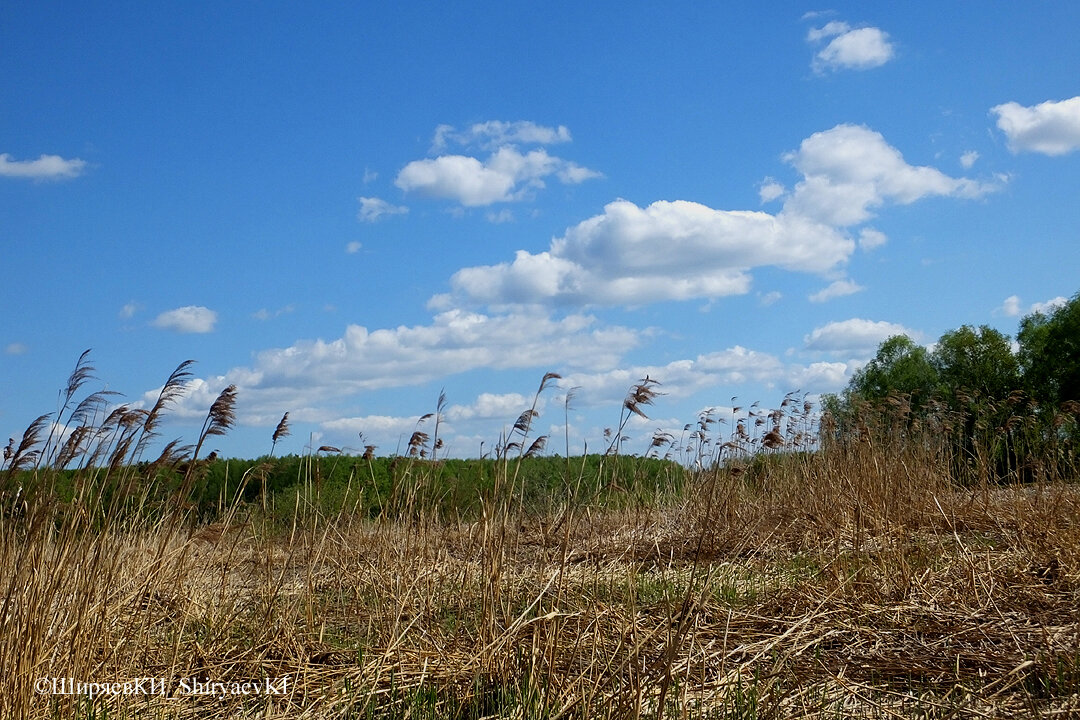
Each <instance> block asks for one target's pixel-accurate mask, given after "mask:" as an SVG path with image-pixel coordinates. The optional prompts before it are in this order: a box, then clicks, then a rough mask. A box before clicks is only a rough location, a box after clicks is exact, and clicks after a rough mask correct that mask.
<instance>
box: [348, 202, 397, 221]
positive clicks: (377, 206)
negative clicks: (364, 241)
mask: <svg viewBox="0 0 1080 720" xmlns="http://www.w3.org/2000/svg"><path fill="white" fill-rule="evenodd" d="M357 199H358V200H359V201H360V212H358V213H357V214H356V217H357V218H358V219H359V220H362V221H364V222H375V221H376V220H378V219H379V218H382V217H386V216H387V215H404V214H406V213H407V212H409V208H407V207H405V206H403V205H391V204H390V203H388V202H387V201H385V200H383V199H382V198H377V197H361V198H357Z"/></svg>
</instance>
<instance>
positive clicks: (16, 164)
mask: <svg viewBox="0 0 1080 720" xmlns="http://www.w3.org/2000/svg"><path fill="white" fill-rule="evenodd" d="M85 169H86V161H85V160H80V159H78V158H72V159H71V160H65V159H64V158H62V157H60V156H59V155H42V156H41V157H39V158H38V159H37V160H12V159H11V155H9V154H7V153H0V177H12V178H30V179H32V180H63V179H67V178H75V177H78V176H79V175H82V173H83V170H85Z"/></svg>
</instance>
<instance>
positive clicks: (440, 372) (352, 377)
mask: <svg viewBox="0 0 1080 720" xmlns="http://www.w3.org/2000/svg"><path fill="white" fill-rule="evenodd" d="M638 341H639V332H638V331H635V330H630V329H627V328H624V327H619V326H606V327H598V326H597V322H596V320H595V318H593V317H591V316H587V315H580V314H575V315H569V316H567V317H563V318H553V317H551V316H550V315H548V314H545V313H538V312H526V313H512V314H506V315H498V316H489V315H483V314H479V313H469V312H464V311H461V310H451V311H448V312H444V313H439V314H438V315H436V316H435V317H434V318H433V320H432V322H431V323H430V324H428V325H417V326H412V327H405V326H401V327H397V328H387V329H376V330H368V329H367V328H365V327H362V326H360V325H349V326H348V327H347V328H346V329H345V332H344V334H343V335H342V337H340V338H337V339H335V340H330V341H325V340H321V339H320V340H304V341H298V342H296V343H294V344H293V345H291V346H289V347H286V348H279V349H272V350H265V351H263V352H260V353H258V354H257V355H256V357H255V362H254V364H253V366H252V367H250V368H246V367H238V368H234V369H233V370H231V371H229V372H228V373H226V374H225V375H222V376H219V377H216V378H210V379H207V380H206V381H205V382H206V389H205V391H201V392H197V393H193V394H192V398H191V399H190V400H185V401H184V402H185V403H186V404H192V403H193V404H194V410H193V411H192V414H195V415H197V414H198V412H200V411H201V412H204V413H205V409H206V407H208V405H207V404H206V402H205V400H206V398H208V397H209V398H210V401H211V402H213V397H215V396H216V395H215V393H216V392H220V391H221V389H222V388H224V387H225V386H226V385H229V384H235V385H236V386H237V387H238V388H239V389H240V390H241V391H242V392H241V393H240V404H239V405H238V412H239V411H242V413H243V414H244V415H245V417H246V418H248V419H250V418H252V417H258V418H267V419H268V420H267V422H269V421H270V420H269V418H273V415H274V414H275V413H276V414H277V416H278V418H280V416H281V413H282V412H283V411H284V410H286V409H289V408H298V407H304V406H307V405H311V404H313V403H314V404H317V403H322V402H327V401H337V400H339V399H341V398H343V397H348V396H350V395H353V394H355V393H357V392H361V391H374V390H386V389H388V388H395V387H404V386H411V385H419V384H422V383H425V382H429V381H431V380H434V379H436V378H445V377H447V376H448V374H456V373H464V372H468V371H470V370H477V369H485V368H486V369H494V370H508V369H516V368H532V367H543V368H548V369H551V368H555V367H559V368H570V369H574V368H584V369H590V370H601V369H606V368H610V367H613V366H615V365H616V364H617V363H618V362H619V361H620V360H621V358H622V356H623V354H624V353H625V352H627V351H628V350H630V349H632V348H633V347H635V346H636V345H637V344H638ZM200 408H201V410H200ZM291 412H292V411H291V410H290V413H291ZM290 417H293V415H292V414H290ZM297 419H299V417H297ZM320 419H327V418H325V417H324V418H320ZM273 421H274V422H276V421H277V419H276V418H275V419H273Z"/></svg>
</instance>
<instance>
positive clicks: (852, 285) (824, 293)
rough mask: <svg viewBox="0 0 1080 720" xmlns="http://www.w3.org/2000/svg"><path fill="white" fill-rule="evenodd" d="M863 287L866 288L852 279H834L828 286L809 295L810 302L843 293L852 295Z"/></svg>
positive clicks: (839, 295) (822, 300)
mask: <svg viewBox="0 0 1080 720" xmlns="http://www.w3.org/2000/svg"><path fill="white" fill-rule="evenodd" d="M865 289H866V288H864V287H863V286H862V285H859V284H858V283H856V282H854V281H852V280H836V281H835V282H833V283H831V284H830V285H829V286H828V287H826V288H823V289H821V290H819V291H817V292H816V293H814V294H813V295H811V296H810V302H816V303H821V302H825V301H826V300H832V299H833V298H838V297H843V296H844V295H853V294H855V293H857V292H861V291H862V290H865Z"/></svg>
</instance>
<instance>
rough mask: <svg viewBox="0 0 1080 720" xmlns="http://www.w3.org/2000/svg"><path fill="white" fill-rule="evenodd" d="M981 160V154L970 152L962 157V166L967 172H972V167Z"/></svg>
mask: <svg viewBox="0 0 1080 720" xmlns="http://www.w3.org/2000/svg"><path fill="white" fill-rule="evenodd" d="M978 159H979V153H977V152H975V151H974V150H968V151H967V152H966V153H964V154H963V155H961V156H960V165H961V167H963V168H964V169H965V170H970V169H971V166H972V165H974V164H975V161H976V160H978Z"/></svg>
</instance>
